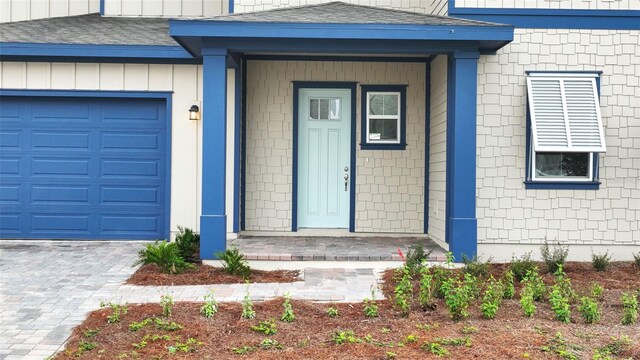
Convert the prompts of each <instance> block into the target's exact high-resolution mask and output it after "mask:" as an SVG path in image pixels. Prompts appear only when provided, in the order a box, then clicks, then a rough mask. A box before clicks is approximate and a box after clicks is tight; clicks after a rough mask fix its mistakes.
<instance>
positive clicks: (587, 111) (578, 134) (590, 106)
mask: <svg viewBox="0 0 640 360" xmlns="http://www.w3.org/2000/svg"><path fill="white" fill-rule="evenodd" d="M545 75H547V76H545ZM548 75H549V74H540V73H536V74H535V76H529V77H527V94H528V97H529V112H530V115H531V130H532V131H533V146H534V150H535V151H540V152H605V151H606V147H605V141H604V131H603V128H602V117H601V114H600V104H599V101H598V91H597V88H596V81H595V78H594V77H586V76H582V77H576V76H572V74H562V75H563V76H560V74H553V75H552V76H548Z"/></svg>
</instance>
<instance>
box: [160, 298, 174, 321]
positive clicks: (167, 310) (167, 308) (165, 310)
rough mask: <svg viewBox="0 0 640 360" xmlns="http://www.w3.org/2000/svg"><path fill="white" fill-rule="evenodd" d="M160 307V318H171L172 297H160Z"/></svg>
mask: <svg viewBox="0 0 640 360" xmlns="http://www.w3.org/2000/svg"><path fill="white" fill-rule="evenodd" d="M160 306H162V316H164V317H169V316H171V311H172V310H173V297H172V296H171V295H162V296H160Z"/></svg>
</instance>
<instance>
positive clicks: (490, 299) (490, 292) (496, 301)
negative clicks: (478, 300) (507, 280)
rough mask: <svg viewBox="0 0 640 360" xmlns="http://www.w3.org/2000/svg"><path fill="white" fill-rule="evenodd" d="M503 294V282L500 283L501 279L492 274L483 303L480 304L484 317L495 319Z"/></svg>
mask: <svg viewBox="0 0 640 360" xmlns="http://www.w3.org/2000/svg"><path fill="white" fill-rule="evenodd" d="M503 295H504V290H503V288H502V283H500V281H496V280H495V279H494V278H493V276H492V277H491V278H490V279H489V283H488V284H487V288H486V289H485V291H484V296H483V298H482V304H480V310H481V311H482V314H483V315H484V317H486V318H487V319H493V318H495V317H496V314H497V313H498V309H499V308H500V303H501V302H502V297H503Z"/></svg>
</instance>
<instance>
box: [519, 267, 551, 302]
mask: <svg viewBox="0 0 640 360" xmlns="http://www.w3.org/2000/svg"><path fill="white" fill-rule="evenodd" d="M522 283H523V284H524V285H525V287H527V286H528V287H530V288H531V295H532V296H533V300H535V301H542V300H544V296H545V293H546V292H547V288H546V286H545V285H544V281H543V280H542V277H540V274H538V268H537V267H535V266H534V267H533V269H530V270H528V271H527V273H526V275H525V277H524V279H523V280H522Z"/></svg>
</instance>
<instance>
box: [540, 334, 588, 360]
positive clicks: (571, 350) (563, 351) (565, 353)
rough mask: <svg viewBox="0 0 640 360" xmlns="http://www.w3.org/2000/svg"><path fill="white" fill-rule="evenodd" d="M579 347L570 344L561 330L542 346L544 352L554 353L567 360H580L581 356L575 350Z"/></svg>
mask: <svg viewBox="0 0 640 360" xmlns="http://www.w3.org/2000/svg"><path fill="white" fill-rule="evenodd" d="M578 349H579V348H578V347H576V346H574V345H571V344H569V343H568V342H567V340H565V338H564V337H563V336H562V334H561V333H560V332H557V333H556V335H555V336H554V337H553V338H551V339H550V340H549V343H548V345H545V346H543V347H542V348H540V350H542V351H544V352H550V353H554V354H556V355H558V356H560V357H561V358H563V359H565V360H578V359H579V357H578V355H576V352H575V350H578Z"/></svg>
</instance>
